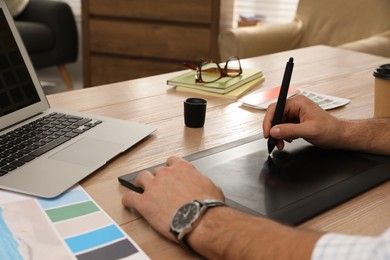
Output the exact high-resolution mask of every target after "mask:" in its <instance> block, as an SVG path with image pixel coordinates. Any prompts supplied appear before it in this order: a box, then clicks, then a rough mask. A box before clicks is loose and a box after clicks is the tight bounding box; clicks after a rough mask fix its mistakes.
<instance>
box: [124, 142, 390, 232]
mask: <svg viewBox="0 0 390 260" xmlns="http://www.w3.org/2000/svg"><path fill="white" fill-rule="evenodd" d="M185 159H187V160H188V161H190V162H191V163H192V164H194V165H195V166H196V167H197V169H198V170H199V171H201V172H202V173H203V174H205V175H206V176H208V177H209V178H210V179H211V180H213V181H214V183H216V184H217V185H218V186H219V187H220V188H221V189H222V190H223V192H224V194H225V197H226V203H227V204H228V205H229V206H231V207H234V208H237V209H239V210H242V211H244V212H247V213H250V214H254V215H260V216H264V217H267V218H270V219H274V220H276V221H278V222H281V223H285V224H289V225H298V224H300V223H302V222H304V221H306V220H308V219H310V218H312V217H314V216H316V215H318V214H320V213H322V212H324V211H326V210H328V209H330V208H332V207H335V206H336V205H338V204H340V203H343V202H344V201H346V200H348V199H351V198H352V197H354V196H357V195H359V194H361V193H363V192H365V191H367V190H369V189H371V188H373V187H375V186H377V185H379V184H381V183H383V182H385V181H387V180H390V157H389V156H381V155H372V154H364V153H358V152H351V151H340V150H326V149H320V148H318V147H315V146H313V145H311V144H310V143H308V142H306V141H305V140H303V139H297V140H294V141H293V142H292V143H286V144H285V147H284V149H283V150H282V151H278V150H277V149H275V150H274V151H273V152H272V155H271V156H269V155H268V151H267V140H266V139H264V138H262V135H254V136H250V137H247V138H244V139H242V140H238V141H235V142H232V143H227V144H225V145H221V146H218V147H215V148H212V149H209V150H205V151H201V152H199V153H195V154H192V155H189V156H187V157H185ZM159 166H163V165H158V166H157V167H159ZM155 167H156V166H153V167H150V168H148V170H152V169H153V168H155ZM139 172H140V171H137V172H133V173H129V174H126V175H123V176H120V177H119V182H120V183H121V184H123V185H124V186H126V187H128V188H130V189H132V190H135V191H137V192H142V189H139V188H138V187H135V188H134V186H133V181H134V179H135V178H136V177H137V175H138V174H139ZM137 188H138V189H137Z"/></svg>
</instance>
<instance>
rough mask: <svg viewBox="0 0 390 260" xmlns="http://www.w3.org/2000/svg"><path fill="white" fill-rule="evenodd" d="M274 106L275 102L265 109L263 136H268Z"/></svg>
mask: <svg viewBox="0 0 390 260" xmlns="http://www.w3.org/2000/svg"><path fill="white" fill-rule="evenodd" d="M275 107H276V104H275V103H273V104H271V105H269V107H268V109H267V113H266V114H265V116H264V120H263V135H264V137H265V138H268V137H269V130H270V129H271V127H272V118H273V117H274V114H275Z"/></svg>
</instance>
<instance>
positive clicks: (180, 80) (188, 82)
mask: <svg viewBox="0 0 390 260" xmlns="http://www.w3.org/2000/svg"><path fill="white" fill-rule="evenodd" d="M242 70H243V71H242V74H241V75H240V76H237V77H233V78H231V77H224V78H221V79H219V80H218V81H215V82H211V83H196V82H195V72H194V71H189V72H186V73H184V74H181V75H179V76H176V77H174V78H171V79H168V80H167V85H170V86H174V87H176V86H180V87H187V88H193V89H200V90H207V91H209V92H214V93H218V94H226V93H229V92H231V91H233V90H235V89H237V88H240V87H241V86H243V85H245V84H246V83H247V82H250V81H252V80H254V79H257V78H261V77H263V72H262V70H261V69H256V68H243V69H242Z"/></svg>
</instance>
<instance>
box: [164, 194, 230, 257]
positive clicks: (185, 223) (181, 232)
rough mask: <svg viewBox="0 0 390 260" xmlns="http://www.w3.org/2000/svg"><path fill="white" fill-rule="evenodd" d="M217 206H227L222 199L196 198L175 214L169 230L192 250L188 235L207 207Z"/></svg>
mask: <svg viewBox="0 0 390 260" xmlns="http://www.w3.org/2000/svg"><path fill="white" fill-rule="evenodd" d="M217 206H226V204H225V203H224V202H222V201H220V200H202V201H199V200H194V201H191V202H189V203H186V204H184V205H183V206H181V207H180V208H179V209H178V210H177V211H176V212H175V214H174V215H173V218H172V222H171V227H170V229H169V231H170V232H171V233H172V234H173V235H174V236H175V237H176V238H177V239H178V240H179V241H180V242H182V243H183V244H184V245H185V246H186V247H188V248H189V249H191V250H192V248H191V247H190V246H189V244H188V242H187V240H186V235H188V234H189V233H190V232H191V231H192V230H193V229H194V228H195V226H194V224H195V222H197V220H198V219H199V218H200V217H201V216H202V215H204V213H206V211H207V209H209V208H212V207H217Z"/></svg>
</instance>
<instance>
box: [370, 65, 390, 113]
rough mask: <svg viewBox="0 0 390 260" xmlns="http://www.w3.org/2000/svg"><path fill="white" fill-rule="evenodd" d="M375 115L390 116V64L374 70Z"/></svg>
mask: <svg viewBox="0 0 390 260" xmlns="http://www.w3.org/2000/svg"><path fill="white" fill-rule="evenodd" d="M373 74H374V77H375V101H374V103H375V107H374V116H375V117H390V64H384V65H381V66H380V67H379V68H377V69H376V70H375V71H374V73H373Z"/></svg>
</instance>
